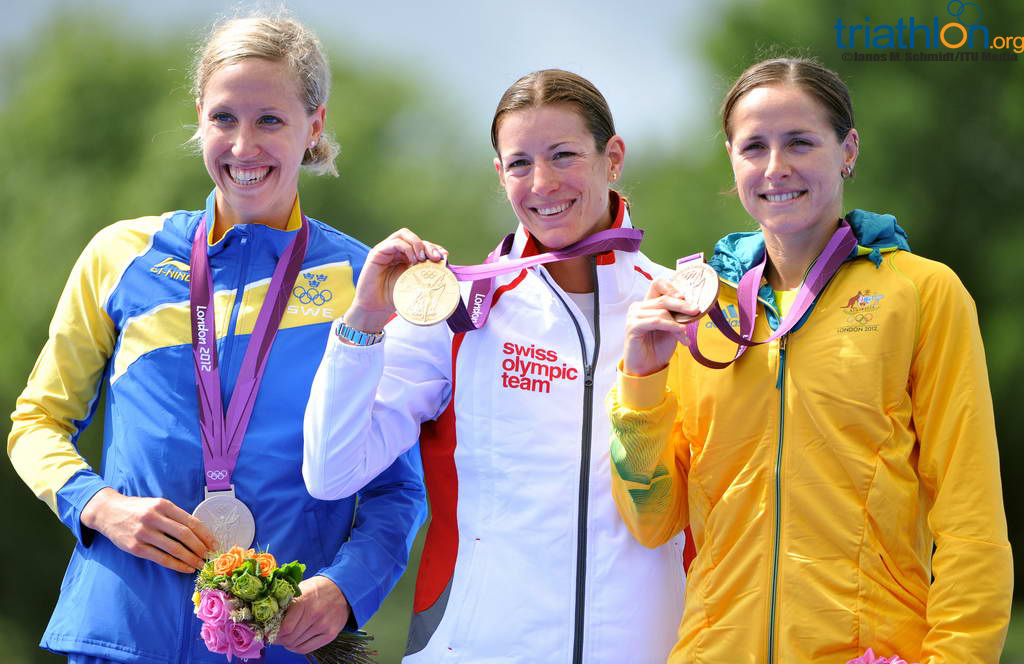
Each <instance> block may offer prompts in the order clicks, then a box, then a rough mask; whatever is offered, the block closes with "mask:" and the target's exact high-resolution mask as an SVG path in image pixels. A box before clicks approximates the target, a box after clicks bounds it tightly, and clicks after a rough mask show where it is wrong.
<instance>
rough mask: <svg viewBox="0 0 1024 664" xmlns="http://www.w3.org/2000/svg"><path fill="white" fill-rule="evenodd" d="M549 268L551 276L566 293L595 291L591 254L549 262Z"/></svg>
mask: <svg viewBox="0 0 1024 664" xmlns="http://www.w3.org/2000/svg"><path fill="white" fill-rule="evenodd" d="M547 268H548V273H549V274H550V275H551V278H552V279H554V280H555V283H556V284H558V286H559V287H560V288H561V289H562V290H564V291H565V292H566V293H592V292H594V271H593V270H592V269H591V267H590V256H580V257H579V258H573V259H571V260H567V261H558V262H557V263H548V265H547Z"/></svg>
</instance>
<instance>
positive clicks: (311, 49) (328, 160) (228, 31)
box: [192, 11, 339, 175]
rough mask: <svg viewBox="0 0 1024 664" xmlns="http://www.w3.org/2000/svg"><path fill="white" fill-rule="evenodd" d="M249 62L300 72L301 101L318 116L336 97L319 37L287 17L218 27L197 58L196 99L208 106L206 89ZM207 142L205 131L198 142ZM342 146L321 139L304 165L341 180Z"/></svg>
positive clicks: (194, 73) (196, 138) (257, 16)
mask: <svg viewBox="0 0 1024 664" xmlns="http://www.w3.org/2000/svg"><path fill="white" fill-rule="evenodd" d="M245 58H263V59H264V60H270V61H272V62H284V63H287V64H288V66H289V67H291V69H292V71H293V72H295V78H296V83H297V84H298V94H299V100H300V101H301V102H302V105H303V106H304V107H305V109H306V113H307V114H310V115H312V114H313V113H314V112H315V111H316V109H317V108H318V107H319V106H320V105H321V104H326V103H327V98H328V97H329V96H330V92H331V70H330V69H329V68H328V66H327V58H326V57H325V56H324V51H323V47H322V46H321V45H320V41H319V40H318V39H317V38H316V35H314V34H313V32H312V31H311V30H310V29H309V28H307V27H306V26H304V25H302V24H301V23H299V22H298V21H296V20H295V19H294V18H292V17H290V16H288V15H287V14H286V13H284V12H283V11H282V12H278V13H276V14H273V15H262V14H255V15H250V16H244V17H240V18H233V19H229V20H225V21H222V22H219V23H217V24H216V25H214V27H213V29H212V31H211V32H210V35H209V37H208V38H207V39H206V42H205V43H204V44H203V45H202V46H201V47H200V48H199V50H198V51H197V53H196V58H195V62H194V63H193V66H192V94H193V96H194V97H195V99H197V100H198V101H199V102H200V103H202V99H203V92H204V91H205V89H206V84H207V83H208V82H209V80H210V77H212V76H213V75H214V74H215V73H217V71H219V70H220V69H222V68H223V67H225V66H227V65H230V64H234V63H236V62H238V61H239V60H243V59H245ZM192 140H193V141H195V142H201V141H202V136H200V135H199V131H198V130H197V131H196V134H195V135H194V136H193V137H192ZM338 152H339V148H338V144H337V142H335V140H334V139H333V138H332V137H331V136H330V135H329V134H327V132H326V131H323V132H321V133H320V136H319V137H318V138H317V142H316V145H314V146H313V147H312V148H308V149H307V150H306V152H305V154H304V155H303V157H302V165H303V166H306V167H307V168H308V170H310V171H312V172H313V173H317V174H324V173H326V174H329V175H337V174H338V170H337V168H336V167H335V166H334V160H335V158H337V156H338Z"/></svg>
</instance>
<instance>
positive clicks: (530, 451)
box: [303, 204, 684, 664]
mask: <svg viewBox="0 0 1024 664" xmlns="http://www.w3.org/2000/svg"><path fill="white" fill-rule="evenodd" d="M624 208H625V206H624V205H621V204H620V205H619V210H620V212H619V214H618V215H617V217H618V218H617V219H616V222H617V223H616V224H615V225H616V226H618V225H625V226H626V227H628V226H629V219H628V215H627V213H626V211H625V209H624ZM534 252H535V249H534V243H533V241H532V240H531V239H530V238H529V237H528V235H527V234H526V232H525V231H524V229H523V228H522V227H520V228H519V230H518V231H517V233H516V237H515V241H514V244H513V247H512V251H511V252H510V254H509V257H511V258H515V257H518V256H521V255H523V254H524V253H525V254H526V255H529V254H531V253H534ZM595 263H596V266H595V270H596V274H597V280H596V283H597V288H596V295H595V299H596V303H597V315H596V318H597V328H598V330H597V331H598V334H597V335H595V334H594V333H592V331H591V325H590V323H589V322H588V321H587V319H586V318H585V317H584V316H583V314H582V313H581V311H580V309H579V308H578V307H577V306H576V305H575V303H574V302H573V301H572V300H571V299H570V297H568V296H567V295H566V293H565V292H564V291H562V289H561V288H559V287H558V285H557V284H556V283H555V282H554V280H553V279H552V278H551V276H550V274H548V272H547V270H545V269H544V268H543V267H535V268H531V269H527V270H522V271H519V272H514V273H511V274H508V275H505V276H503V277H498V280H497V284H496V287H497V288H496V291H495V298H494V306H493V308H492V310H491V313H490V317H489V318H488V319H487V323H486V325H485V326H484V327H483V328H482V329H480V330H476V331H473V332H469V333H464V334H452V332H451V331H450V330H449V328H448V326H447V325H446V324H444V323H440V324H437V325H434V326H430V327H415V326H413V325H411V324H409V323H406V322H405V321H403V320H401V319H395V320H393V321H392V322H391V323H389V324H388V326H387V332H386V337H385V341H384V342H383V343H380V344H376V345H372V346H366V347H356V346H349V345H346V344H344V343H342V342H340V341H339V340H338V339H337V337H336V336H335V335H333V334H332V335H331V341H330V342H329V343H328V346H327V350H326V353H325V355H324V359H323V362H322V363H321V365H320V369H319V371H318V372H317V375H316V378H315V379H314V382H313V388H312V393H311V395H310V401H309V404H308V406H307V410H306V420H305V456H304V460H303V476H304V477H305V480H306V486H307V488H308V489H309V492H310V493H311V494H312V495H313V496H315V497H317V498H321V499H335V498H340V497H342V496H348V495H351V494H352V493H354V492H356V491H358V490H359V489H360V488H361V487H362V486H363V485H364V484H365V483H366V482H368V481H370V480H371V479H372V478H373V477H374V476H376V475H377V474H378V473H379V472H381V470H383V469H384V468H386V467H387V466H388V465H389V464H390V463H391V462H392V461H394V459H395V458H397V457H398V455H400V454H401V453H402V452H404V451H406V450H408V449H409V448H411V447H412V446H413V445H415V444H416V441H417V440H419V441H420V450H421V453H422V456H423V466H424V473H425V478H426V484H427V488H428V491H429V496H430V504H431V523H430V529H429V531H428V533H427V539H426V544H425V548H424V552H423V557H422V561H421V563H420V569H419V576H418V578H417V583H416V595H415V601H414V615H413V618H412V623H411V625H410V628H409V644H408V649H407V652H406V657H405V660H404V661H405V662H407V663H414V664H419V663H429V664H438V663H441V662H488V663H491V664H498V663H500V664H539V663H541V662H543V663H556V664H563V663H564V664H582V663H587V664H598V663H607V664H628V663H631V662H633V663H636V664H655V663H659V662H664V661H665V659H666V658H667V656H668V653H669V650H671V648H672V645H673V644H674V643H675V640H676V628H677V626H678V625H679V620H680V616H681V614H682V608H683V584H684V580H683V563H682V557H683V546H682V545H683V542H682V538H681V537H680V538H677V539H673V540H672V541H670V542H668V543H667V544H665V545H663V546H661V547H659V548H656V549H647V548H645V547H644V546H642V545H641V544H639V543H638V542H637V541H636V540H635V539H634V538H633V537H632V536H631V535H630V534H629V531H628V530H627V529H626V526H625V524H624V523H623V522H622V519H621V518H620V517H619V515H618V513H617V512H616V509H615V504H614V502H613V500H612V493H611V470H610V467H609V452H608V450H609V443H608V441H609V435H610V431H609V420H608V415H607V414H606V412H605V408H604V396H605V395H606V394H607V393H608V390H609V389H610V388H611V386H612V384H613V382H614V380H615V369H616V365H617V363H618V360H619V357H620V356H621V351H622V345H623V335H624V328H625V318H626V311H627V309H628V308H629V305H630V303H632V302H635V301H637V300H640V299H642V298H643V297H644V296H645V295H646V293H647V289H648V287H649V285H650V280H651V278H652V277H658V276H662V275H664V274H666V273H667V272H668V270H666V268H663V267H661V266H658V265H656V264H654V263H652V262H651V261H650V260H648V259H647V258H646V257H645V256H644V255H643V254H640V253H626V252H621V251H616V252H608V253H606V254H602V255H599V256H597V257H596V260H595Z"/></svg>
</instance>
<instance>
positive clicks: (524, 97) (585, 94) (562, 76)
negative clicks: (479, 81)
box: [491, 69, 615, 156]
mask: <svg viewBox="0 0 1024 664" xmlns="http://www.w3.org/2000/svg"><path fill="white" fill-rule="evenodd" d="M549 104H571V105H572V106H574V107H575V108H576V112H577V113H579V114H580V117H582V118H583V122H584V123H585V124H586V126H587V130H588V131H590V135H591V136H593V137H594V144H595V145H596V146H597V151H598V152H599V153H604V149H605V146H607V145H608V139H610V138H611V137H612V136H614V135H615V123H614V122H613V121H612V112H611V111H610V110H609V109H608V102H607V101H606V100H605V98H604V95H602V94H601V92H600V91H599V90H598V89H597V88H596V87H594V84H593V83H591V82H590V81H588V80H587V79H585V78H583V77H582V76H580V75H579V74H574V73H572V72H570V71H565V70H562V69H542V70H540V71H535V72H533V73H532V74H527V75H526V76H523V77H522V78H520V79H519V80H518V81H516V82H515V83H513V84H512V85H511V86H510V87H509V89H508V90H505V94H503V95H502V96H501V99H500V100H499V101H498V108H497V109H496V110H495V111H494V119H493V120H491V145H492V146H493V147H494V151H495V152H496V153H497V152H498V126H499V124H500V123H501V118H502V116H503V115H505V114H506V113H512V112H515V111H521V110H523V109H527V108H537V107H539V106H547V105H549ZM499 156H500V155H499Z"/></svg>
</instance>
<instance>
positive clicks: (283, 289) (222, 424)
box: [189, 193, 309, 491]
mask: <svg viewBox="0 0 1024 664" xmlns="http://www.w3.org/2000/svg"><path fill="white" fill-rule="evenodd" d="M213 206H214V194H213V193H211V194H210V197H209V198H208V199H207V201H206V214H204V215H203V218H202V219H201V220H200V222H199V227H198V228H197V229H196V234H195V237H194V238H193V240H192V260H191V279H190V282H189V312H190V315H191V319H192V359H193V362H194V365H195V378H196V393H197V394H198V397H199V432H200V436H201V438H202V443H203V466H204V471H205V472H204V474H205V477H206V488H207V490H208V491H226V490H228V489H230V488H231V474H232V473H233V472H234V470H235V463H236V462H237V461H238V453H239V451H240V450H241V447H242V439H243V438H244V437H245V432H246V429H247V428H248V426H249V418H250V417H251V416H252V409H253V405H254V404H255V403H256V394H257V392H258V391H259V386H260V382H261V380H262V379H263V371H264V369H265V368H266V366H267V358H268V357H269V356H270V347H271V345H272V344H273V343H274V337H275V336H276V335H277V330H278V328H279V327H280V325H281V318H282V317H283V316H284V311H285V306H286V304H287V302H288V298H289V297H290V296H291V291H292V287H293V286H294V284H295V279H296V277H298V274H299V270H300V269H301V267H302V261H303V259H304V258H305V256H306V245H307V244H308V241H309V221H308V220H307V219H306V217H305V216H303V217H302V226H301V228H299V231H298V233H296V234H295V237H294V238H293V239H292V241H291V243H290V244H289V245H288V247H287V248H286V249H285V250H284V253H283V254H281V257H280V258H279V259H278V261H277V266H276V267H275V268H274V275H273V277H271V279H270V287H269V288H268V290H267V295H266V298H265V299H264V301H263V306H262V307H261V308H260V313H259V315H258V316H257V318H256V325H255V327H253V331H252V335H251V337H250V338H249V347H248V348H247V349H246V351H245V357H244V358H243V360H242V367H241V368H240V369H239V371H238V379H237V381H236V383H235V390H234V392H233V393H232V394H231V401H230V402H229V403H228V410H227V417H225V415H224V409H223V407H222V405H221V404H222V401H221V392H220V366H219V364H218V362H217V333H216V328H215V325H214V310H213V279H212V278H211V277H210V262H209V258H208V256H207V250H206V220H207V219H212V218H213ZM238 297H241V294H238Z"/></svg>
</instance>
